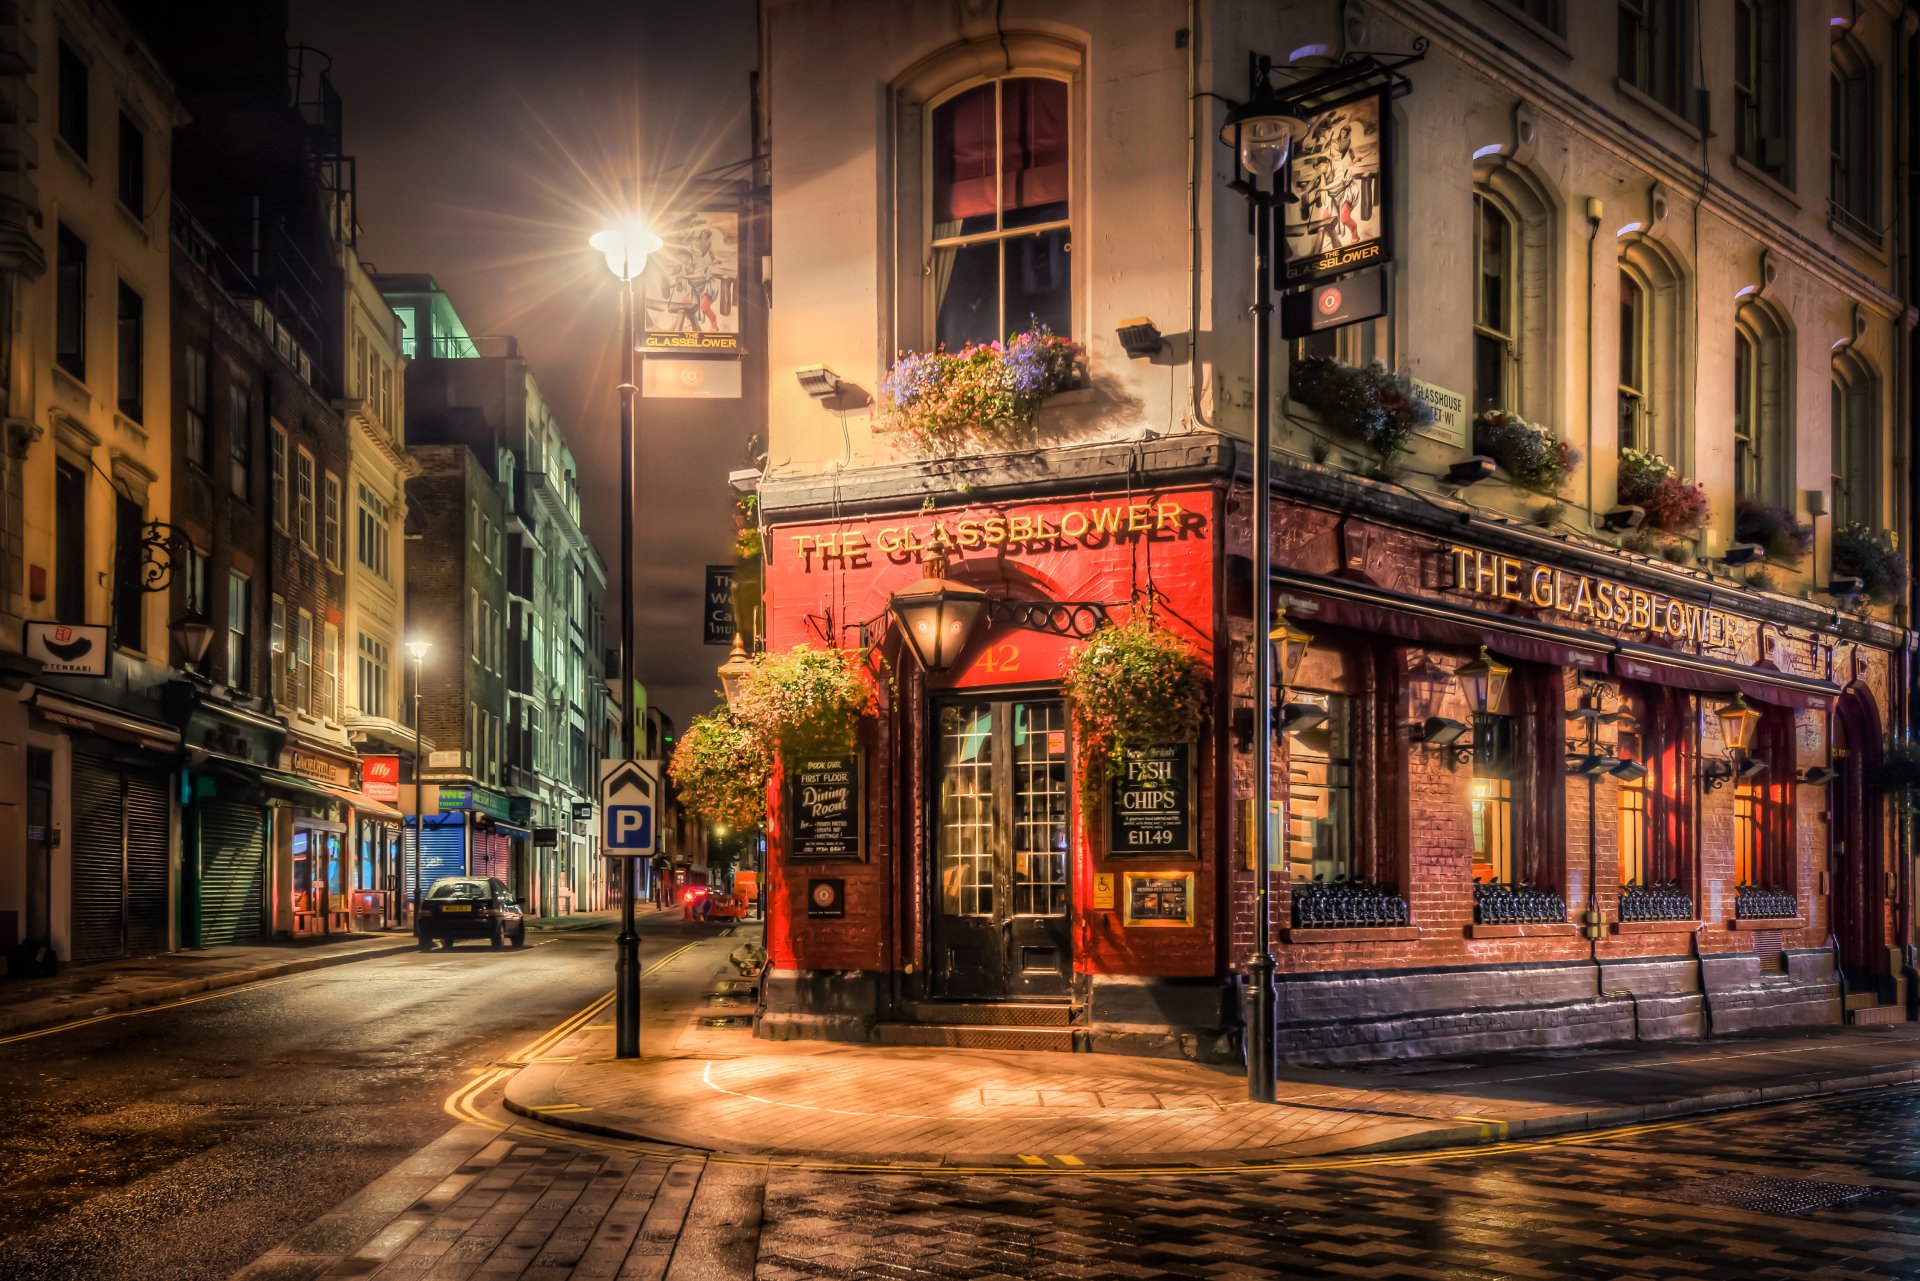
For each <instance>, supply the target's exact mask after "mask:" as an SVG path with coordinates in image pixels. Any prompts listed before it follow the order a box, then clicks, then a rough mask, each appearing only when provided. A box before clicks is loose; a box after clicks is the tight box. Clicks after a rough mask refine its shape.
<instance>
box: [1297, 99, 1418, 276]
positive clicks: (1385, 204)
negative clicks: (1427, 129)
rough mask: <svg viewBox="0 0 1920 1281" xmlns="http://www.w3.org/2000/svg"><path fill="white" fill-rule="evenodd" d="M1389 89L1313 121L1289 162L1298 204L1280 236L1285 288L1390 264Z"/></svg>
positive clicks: (1329, 110) (1326, 109) (1335, 106)
mask: <svg viewBox="0 0 1920 1281" xmlns="http://www.w3.org/2000/svg"><path fill="white" fill-rule="evenodd" d="M1388 94H1389V91H1388V89H1387V88H1386V87H1384V86H1383V87H1381V88H1377V89H1369V90H1367V92H1365V93H1364V94H1361V95H1359V96H1357V97H1353V98H1349V99H1347V100H1346V101H1344V102H1335V103H1330V104H1328V105H1327V106H1326V107H1324V108H1322V109H1321V110H1319V111H1315V112H1313V113H1312V114H1310V115H1308V116H1307V136H1306V137H1305V138H1303V139H1301V140H1300V143H1299V145H1298V146H1296V147H1295V148H1294V152H1293V159H1292V160H1290V161H1289V162H1288V164H1287V173H1288V175H1289V182H1290V188H1289V191H1290V194H1291V196H1292V199H1291V200H1290V201H1289V202H1287V203H1286V204H1284V205H1282V206H1281V208H1282V209H1284V210H1286V215H1285V223H1284V226H1283V228H1282V232H1281V234H1282V236H1283V237H1284V238H1285V242H1286V253H1285V254H1284V255H1282V258H1281V266H1280V270H1281V271H1282V272H1283V273H1284V278H1283V279H1282V280H1281V281H1280V284H1281V286H1282V287H1287V286H1292V285H1300V284H1305V283H1306V282H1308V281H1311V280H1325V279H1327V278H1328V277H1330V276H1339V275H1344V274H1345V273H1347V272H1349V271H1355V270H1357V269H1359V268H1361V267H1374V266H1378V265H1379V264H1381V263H1384V262H1387V261H1389V260H1390V259H1391V258H1392V256H1393V255H1392V225H1391V219H1392V217H1393V213H1392V209H1391V202H1390V201H1389V200H1388V194H1387V183H1388V180H1389V176H1390V175H1391V173H1392V172H1393V169H1392V158H1391V156H1390V154H1389V147H1388V144H1389V142H1390V140H1391V137H1392V128H1393V112H1392V109H1391V106H1390V104H1389V98H1388Z"/></svg>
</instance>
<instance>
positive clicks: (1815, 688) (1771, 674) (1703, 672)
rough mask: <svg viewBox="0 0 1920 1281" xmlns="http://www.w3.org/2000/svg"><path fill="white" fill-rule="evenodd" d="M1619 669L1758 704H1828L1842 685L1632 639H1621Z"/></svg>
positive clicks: (1631, 677)
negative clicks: (1736, 694) (1737, 695)
mask: <svg viewBox="0 0 1920 1281" xmlns="http://www.w3.org/2000/svg"><path fill="white" fill-rule="evenodd" d="M1613 670H1614V673H1615V674H1616V675H1618V676H1620V677H1621V678H1622V679H1625V680H1633V681H1647V682H1649V683H1651V684H1654V685H1666V686H1668V687H1670V688H1673V689H1689V690H1696V691H1699V692H1701V693H1707V694H1731V693H1733V692H1734V691H1735V690H1738V691H1739V692H1740V693H1742V694H1744V695H1746V696H1747V697H1748V698H1750V699H1753V700H1754V701H1755V702H1760V703H1769V704H1772V705H1773V706H1775V707H1824V706H1826V704H1827V703H1828V701H1829V700H1831V699H1833V698H1835V697H1837V696H1838V695H1839V693H1840V687H1839V686H1838V685H1834V684H1832V683H1830V682H1828V681H1821V680H1814V679H1812V678H1811V677H1807V676H1795V675H1792V674H1791V673H1789V672H1782V671H1777V670H1775V669H1774V668H1771V667H1738V666H1735V665H1734V664H1732V663H1723V662H1719V661H1718V660H1716V659H1711V658H1702V657H1700V656H1699V655H1697V654H1682V653H1677V652H1675V651H1673V650H1665V649H1658V648H1656V647H1654V646H1651V645H1637V644H1635V643H1634V642H1632V641H1620V642H1618V651H1617V652H1616V653H1615V655H1614V658H1613Z"/></svg>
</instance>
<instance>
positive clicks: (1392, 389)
mask: <svg viewBox="0 0 1920 1281" xmlns="http://www.w3.org/2000/svg"><path fill="white" fill-rule="evenodd" d="M1287 395H1288V396H1289V397H1290V398H1291V399H1293V400H1296V401H1299V402H1300V403H1301V404H1302V405H1305V406H1306V407H1307V408H1308V409H1311V410H1312V411H1313V412H1314V413H1316V414H1318V415H1320V417H1321V418H1323V419H1325V420H1326V424H1327V426H1329V427H1331V428H1333V429H1334V430H1335V431H1337V432H1339V433H1340V434H1341V435H1343V436H1346V437H1349V438H1350V439H1353V440H1357V441H1359V442H1360V443H1361V444H1363V445H1365V446H1366V447H1367V448H1369V449H1371V450H1373V451H1374V452H1376V453H1378V454H1379V455H1380V456H1381V459H1382V461H1383V462H1388V463H1390V462H1392V461H1393V459H1394V457H1395V456H1396V455H1399V454H1402V453H1405V452H1406V450H1407V449H1408V448H1409V447H1411V446H1412V444H1413V434H1414V433H1415V432H1417V431H1419V430H1420V429H1421V428H1422V427H1429V426H1432V424H1433V406H1431V405H1429V404H1427V403H1426V402H1425V401H1423V400H1419V399H1417V398H1416V397H1415V396H1414V394H1413V384H1412V383H1411V382H1410V381H1409V380H1407V379H1406V378H1404V377H1401V376H1400V375H1398V374H1395V373H1392V372H1391V371H1389V370H1388V369H1387V367H1386V366H1385V365H1382V364H1380V363H1379V362H1378V361H1376V362H1374V363H1373V364H1371V365H1368V366H1367V367H1366V368H1365V369H1355V368H1353V367H1352V366H1351V365H1343V364H1341V363H1340V362H1339V361H1337V360H1333V359H1331V358H1329V357H1326V356H1308V357H1307V358H1306V359H1305V360H1298V361H1295V362H1294V364H1293V368H1292V370H1291V372H1290V373H1289V376H1288V380H1287Z"/></svg>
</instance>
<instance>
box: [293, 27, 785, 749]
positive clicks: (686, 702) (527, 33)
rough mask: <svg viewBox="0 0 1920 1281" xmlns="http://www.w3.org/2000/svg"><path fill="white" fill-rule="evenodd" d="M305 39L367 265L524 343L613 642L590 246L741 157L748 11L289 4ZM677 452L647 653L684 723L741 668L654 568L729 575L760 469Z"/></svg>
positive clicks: (663, 495) (668, 464)
mask: <svg viewBox="0 0 1920 1281" xmlns="http://www.w3.org/2000/svg"><path fill="white" fill-rule="evenodd" d="M293 38H294V39H295V40H296V41H301V42H304V43H306V44H309V45H313V46H315V47H317V48H319V49H322V50H324V51H326V52H327V53H328V54H330V55H331V56H332V59H333V81H334V84H335V86H336V87H337V88H338V89H339V91H340V94H341V97H342V99H343V102H344V121H345V130H346V149H347V151H348V152H350V153H352V154H353V155H355V156H356V157H357V160H358V178H359V202H360V223H361V228H362V233H361V242H360V252H361V256H362V258H364V259H365V260H366V261H367V262H368V263H369V264H370V265H372V266H373V267H374V268H376V269H378V270H381V271H425V272H429V273H431V274H432V275H433V276H435V277H436V278H437V279H438V280H439V281H440V283H441V285H442V286H443V287H445V289H446V290H447V291H448V293H449V294H450V295H451V296H452V298H453V301H454V305H455V307H457V308H458V309H459V311H460V314H461V316H462V318H463V319H464V320H465V321H466V323H467V326H468V328H469V329H470V330H471V331H472V332H473V333H475V334H513V335H515V336H516V337H518V338H519V340H520V346H521V350H522V352H524V353H525V354H526V356H527V358H528V360H529V362H530V363H531V365H532V367H533V370H534V374H535V376H536V377H537V378H538V379H539V381H540V385H541V388H542V389H543V390H544V391H545V393H546V394H547V397H548V398H549V400H550V401H551V402H552V404H553V406H554V409H555V412H556V414H558V415H559V417H560V421H561V425H562V428H563V430H564V431H565V432H566V435H567V438H568V441H569V442H570V443H571V445H572V446H573V450H574V453H575V456H576V457H577V458H578V460H579V463H580V476H581V483H582V487H583V506H584V514H585V518H586V524H587V526H588V532H589V533H590V534H591V535H592V536H593V539H594V542H595V544H596V545H597V546H598V547H599V548H600V550H601V555H602V557H603V559H605V560H606V562H607V569H608V577H609V581H610V595H609V601H608V611H609V635H610V637H617V635H618V631H617V625H616V623H615V622H614V619H615V618H616V617H617V615H616V614H615V613H614V609H615V603H614V600H613V597H612V595H611V585H612V584H613V583H615V582H617V574H618V572H619V567H618V560H617V557H616V555H615V548H616V543H617V538H618V533H619V523H618V522H619V515H618V508H617V507H616V506H615V500H616V497H617V491H618V489H619V484H618V481H619V470H618V468H619V454H618V437H617V432H616V424H617V414H618V399H617V394H616V391H615V388H616V385H617V383H618V381H619V380H618V377H617V365H616V362H617V359H618V354H619V353H618V348H619V342H618V339H617V337H616V333H617V330H616V326H617V324H618V316H619V311H618V295H617V292H616V285H615V282H614V280H613V277H612V276H610V275H609V274H608V273H607V271H606V268H605V267H604V265H602V263H601V260H600V258H599V257H598V255H596V254H594V253H593V252H592V251H591V250H589V249H588V248H587V247H586V243H585V240H586V237H587V236H588V235H589V234H591V233H592V232H593V231H594V230H596V229H598V228H599V227H600V226H602V225H604V224H605V223H606V222H607V221H608V220H609V217H610V215H612V214H614V213H616V212H617V211H619V210H621V209H624V208H631V207H633V205H634V200H635V197H634V193H635V192H636V191H637V190H656V191H657V190H660V189H663V188H665V189H671V187H672V185H673V183H674V181H675V179H676V178H681V177H685V176H688V175H691V174H693V173H696V172H698V171H700V170H703V169H706V168H708V167H711V166H716V165H722V164H727V163H729V162H732V161H736V160H742V159H744V158H745V157H746V155H747V145H748V144H747V75H748V71H749V70H750V69H751V67H752V65H753V52H754V40H755V32H754V3H753V0H700V3H697V4H687V3H684V2H680V3H673V4H667V3H661V2H660V0H624V2H615V0H546V2H545V3H541V2H537V0H293ZM643 422H644V420H643ZM680 435H681V437H682V438H680V439H675V438H673V435H672V434H667V433H648V432H646V431H645V430H644V427H643V431H642V436H641V444H640V468H639V471H640V483H641V501H640V504H639V507H638V516H637V520H638V529H639V552H638V556H637V563H638V564H639V565H640V566H641V567H642V575H641V578H640V582H641V590H640V592H639V593H638V595H639V596H640V599H641V611H642V612H641V614H640V616H639V622H638V626H639V629H640V633H641V635H642V637H643V640H642V643H641V644H640V645H638V646H637V647H636V648H637V652H638V653H639V655H640V664H641V669H640V678H641V680H642V681H643V682H645V683H646V684H647V685H648V686H649V687H650V688H651V689H653V690H655V691H656V693H655V700H656V701H658V702H661V703H662V704H663V705H665V706H666V708H667V710H668V711H669V712H671V713H672V714H673V715H674V716H675V717H676V718H677V719H678V720H679V722H680V724H681V725H683V726H684V725H685V724H686V721H687V717H688V715H689V713H691V712H694V711H703V710H705V709H706V707H708V706H710V705H711V701H712V700H711V699H710V698H707V697H705V695H706V693H707V692H708V691H710V690H711V689H712V688H713V687H714V686H715V685H716V684H717V682H716V681H715V680H714V678H713V672H712V669H713V667H714V666H715V665H716V664H717V663H718V662H719V660H720V659H721V658H723V657H724V656H725V651H723V650H713V649H705V648H703V647H702V646H701V645H700V635H699V622H700V620H699V617H698V610H699V606H700V601H699V596H698V592H697V590H696V591H694V592H693V593H691V594H689V593H687V592H686V591H685V590H684V586H685V584H684V583H683V582H681V581H679V580H678V579H676V580H675V582H674V583H673V584H672V585H671V586H670V587H667V588H663V589H661V590H657V591H656V590H652V589H650V588H649V586H648V581H649V575H648V570H649V568H650V567H652V566H658V565H662V564H672V565H675V566H677V567H678V566H690V567H691V568H690V570H687V571H685V572H688V573H690V574H691V575H692V578H691V579H689V580H687V581H691V582H694V583H696V584H697V581H698V577H699V574H700V567H701V566H702V565H704V564H706V563H707V562H709V561H712V562H719V561H724V560H727V559H730V550H729V549H730V545H731V541H732V529H731V526H730V525H729V524H728V522H727V518H726V505H725V499H724V497H723V495H724V491H725V473H726V472H727V471H728V470H729V469H730V468H733V467H738V466H742V465H744V463H743V461H742V460H736V459H733V458H724V457H715V451H714V450H713V448H712V442H711V440H707V441H701V440H694V439H686V438H685V435H686V434H685V433H681V434H680ZM688 495H702V496H705V495H711V497H710V498H703V499H702V501H701V503H700V504H699V506H698V507H697V508H696V509H694V510H691V511H689V510H688V504H687V501H686V500H687V496H688ZM668 496H673V497H672V498H668ZM662 500H665V501H664V502H663V501H662ZM676 500H677V501H676ZM669 511H672V518H671V519H668V518H667V514H668V512H669ZM646 638H652V639H651V640H649V639H646Z"/></svg>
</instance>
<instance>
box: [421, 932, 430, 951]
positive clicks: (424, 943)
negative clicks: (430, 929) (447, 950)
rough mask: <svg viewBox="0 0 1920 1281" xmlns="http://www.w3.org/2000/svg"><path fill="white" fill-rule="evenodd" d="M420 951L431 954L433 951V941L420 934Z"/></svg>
mask: <svg viewBox="0 0 1920 1281" xmlns="http://www.w3.org/2000/svg"><path fill="white" fill-rule="evenodd" d="M420 950H421V951H422V952H431V951H433V940H432V939H430V938H428V937H427V936H426V935H424V934H422V935H421V936H420Z"/></svg>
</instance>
